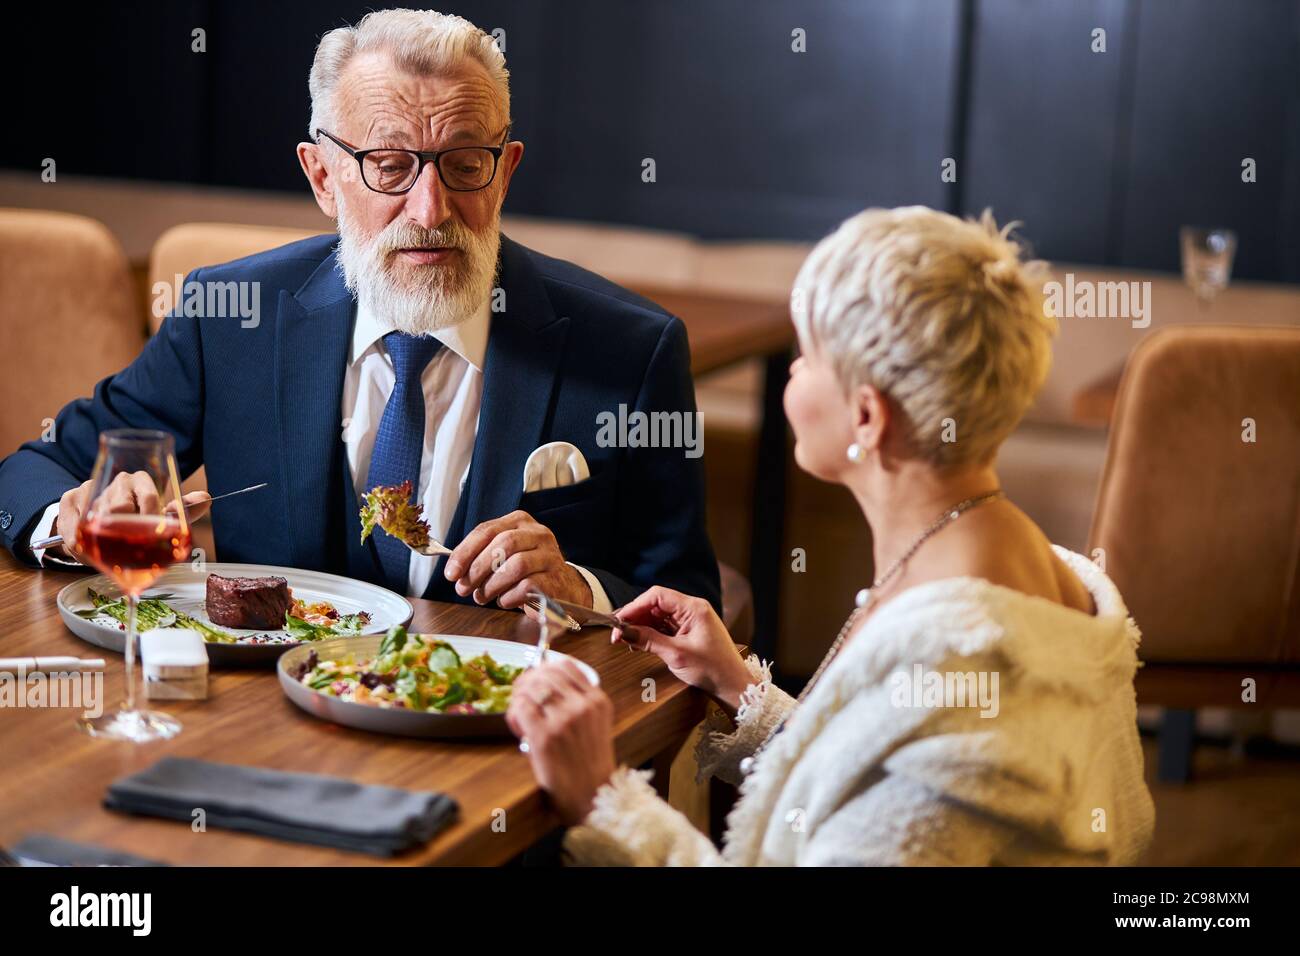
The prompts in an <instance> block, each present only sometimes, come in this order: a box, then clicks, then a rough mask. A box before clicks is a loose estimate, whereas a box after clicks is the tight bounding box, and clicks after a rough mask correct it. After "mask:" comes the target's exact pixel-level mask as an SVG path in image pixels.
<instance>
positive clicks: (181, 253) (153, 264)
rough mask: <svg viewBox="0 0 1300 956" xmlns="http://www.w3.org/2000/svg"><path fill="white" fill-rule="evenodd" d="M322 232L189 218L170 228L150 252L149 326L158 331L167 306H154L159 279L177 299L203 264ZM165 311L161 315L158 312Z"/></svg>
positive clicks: (280, 244)
mask: <svg viewBox="0 0 1300 956" xmlns="http://www.w3.org/2000/svg"><path fill="white" fill-rule="evenodd" d="M319 235H321V232H320V231H318V230H313V229H286V228H284V227H282V226H244V225H235V224H231V223H224V222H188V223H185V224H183V225H180V226H173V227H172V228H171V229H168V230H167V231H166V232H164V233H163V234H162V235H161V236H159V237H158V240H157V241H156V242H155V243H154V245H153V250H152V252H151V253H150V255H149V290H150V308H149V328H150V331H152V332H157V331H158V327H159V326H160V325H162V320H163V316H164V315H166V308H154V307H153V302H154V301H155V290H157V289H158V283H160V282H161V283H166V284H167V287H168V288H169V289H170V290H171V291H170V294H169V295H168V296H166V300H167V301H169V302H175V301H177V299H178V295H177V289H176V286H177V284H178V280H177V278H176V277H177V276H180V280H179V282H184V280H185V276H187V275H189V273H190V272H191V271H193V270H194V269H197V268H199V267H200V266H210V265H217V264H218V263H222V262H230V261H231V260H232V259H241V258H243V257H244V256H251V255H253V254H254V253H258V252H265V251H266V250H267V249H274V248H275V247H276V246H283V245H287V244H289V243H291V242H297V241H298V240H299V239H307V238H309V237H310V236H319ZM158 312H162V313H163V314H162V315H158V314H157V313H158Z"/></svg>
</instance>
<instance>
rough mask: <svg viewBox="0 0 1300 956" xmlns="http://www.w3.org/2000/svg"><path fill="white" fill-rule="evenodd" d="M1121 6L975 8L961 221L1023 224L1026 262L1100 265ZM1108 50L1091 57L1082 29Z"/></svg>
mask: <svg viewBox="0 0 1300 956" xmlns="http://www.w3.org/2000/svg"><path fill="white" fill-rule="evenodd" d="M1128 6H1129V4H1127V3H1126V2H1125V0H1079V2H1074V3H1070V4H1068V5H1064V4H1056V3H1050V4H1045V3H1041V2H1037V3H1036V2H1032V0H980V2H978V3H977V4H976V6H975V18H974V24H973V34H972V64H973V66H972V71H971V82H970V93H969V103H970V106H969V113H968V117H969V118H968V121H967V128H968V134H967V141H966V160H965V163H964V166H965V170H964V177H965V182H964V185H963V189H962V208H963V212H965V213H967V214H970V213H978V212H979V211H981V210H982V209H984V208H985V207H992V209H993V212H994V214H995V215H996V216H997V218H998V221H999V222H1003V221H1009V220H1012V219H1018V220H1021V221H1022V222H1024V224H1025V225H1024V227H1023V228H1022V229H1021V230H1020V232H1021V234H1022V235H1023V236H1025V237H1026V238H1027V239H1029V240H1030V242H1031V243H1032V245H1033V247H1034V250H1035V252H1037V253H1038V254H1040V255H1044V256H1049V257H1052V258H1057V259H1064V260H1071V261H1080V262H1106V261H1107V260H1108V249H1107V236H1108V234H1109V225H1110V211H1111V205H1112V202H1111V201H1112V195H1113V190H1114V189H1115V188H1116V185H1117V184H1116V182H1115V178H1116V177H1115V159H1116V149H1117V146H1118V145H1119V143H1118V140H1119V137H1120V131H1121V130H1122V128H1123V125H1124V121H1125V116H1126V113H1125V103H1124V96H1123V93H1124V73H1125V62H1126V61H1125V58H1126V56H1127V57H1131V53H1132V51H1131V49H1130V45H1131V43H1132V42H1133V38H1132V36H1130V34H1129V29H1128V23H1127V18H1126V13H1125V11H1126V9H1127V8H1128ZM1095 28H1101V29H1104V30H1105V31H1106V52H1104V53H1093V52H1092V31H1093V30H1094V29H1095Z"/></svg>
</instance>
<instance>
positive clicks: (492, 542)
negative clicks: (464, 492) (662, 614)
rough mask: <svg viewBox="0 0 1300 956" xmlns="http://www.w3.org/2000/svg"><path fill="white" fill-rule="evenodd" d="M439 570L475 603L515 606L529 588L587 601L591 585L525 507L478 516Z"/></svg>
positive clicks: (575, 600)
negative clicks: (479, 521)
mask: <svg viewBox="0 0 1300 956" xmlns="http://www.w3.org/2000/svg"><path fill="white" fill-rule="evenodd" d="M443 574H444V575H445V576H446V578H447V580H448V581H455V582H456V593H457V594H459V595H460V596H461V597H465V596H466V595H469V594H473V595H474V600H475V601H477V602H478V603H479V604H487V603H488V602H490V601H496V602H497V604H499V605H500V606H501V607H504V608H514V607H521V606H522V605H523V603H524V602H525V601H526V600H527V599H528V592H529V591H545V592H546V593H547V594H549V595H550V596H551V597H556V598H559V599H560V600H561V601H569V602H571V603H573V604H581V605H582V606H583V607H591V603H592V597H591V588H590V587H588V586H587V582H586V580H585V579H584V578H583V576H582V575H581V574H579V573H578V572H577V571H576V570H575V569H574V568H573V567H571V566H570V565H568V564H565V563H564V555H562V554H561V553H560V546H559V545H558V544H557V543H556V541H555V535H554V534H552V533H551V529H550V528H548V527H546V525H544V524H539V523H538V522H537V521H535V520H533V516H532V515H530V514H529V513H528V512H526V511H514V512H511V513H510V514H508V515H506V516H505V517H503V518H494V519H493V520H491V521H484V522H483V523H482V524H481V525H479V526H478V527H477V528H475V529H474V530H473V531H471V532H470V533H469V534H467V535H466V536H465V540H463V541H462V542H461V543H460V544H459V545H457V546H456V548H455V550H453V551H452V553H451V555H450V557H448V558H447V564H446V567H445V568H444V569H443Z"/></svg>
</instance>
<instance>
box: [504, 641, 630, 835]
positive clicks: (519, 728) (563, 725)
mask: <svg viewBox="0 0 1300 956" xmlns="http://www.w3.org/2000/svg"><path fill="white" fill-rule="evenodd" d="M506 724H507V725H509V727H510V730H511V732H512V733H514V735H515V736H516V737H518V738H520V739H521V740H525V739H526V740H527V741H528V762H529V763H530V764H532V767H533V776H535V777H536V778H537V782H538V784H540V785H541V788H542V789H543V790H545V791H546V792H547V793H549V794H550V795H551V801H552V802H553V803H554V804H555V808H556V809H557V810H558V811H559V813H560V816H561V817H562V818H563V820H564V822H565V823H566V824H568V825H570V826H572V825H574V824H577V823H581V822H582V820H583V818H584V817H586V816H587V814H588V813H590V812H591V804H592V800H593V799H594V798H595V796H596V791H597V790H599V789H600V787H601V785H602V784H604V783H607V782H608V781H609V778H610V777H611V776H613V773H614V705H613V704H612V703H611V702H610V699H609V697H608V696H607V695H606V694H605V692H604V691H603V690H601V689H600V688H599V687H593V686H591V684H590V682H588V680H587V678H586V677H585V676H583V673H582V671H580V670H578V668H577V666H576V665H575V664H574V663H573V662H572V661H565V660H559V661H554V662H549V663H545V664H540V665H538V666H537V667H532V668H529V669H528V670H526V671H524V672H523V673H522V674H520V675H519V677H517V678H516V679H515V685H514V690H513V691H512V692H511V694H510V707H509V709H508V710H507V711H506Z"/></svg>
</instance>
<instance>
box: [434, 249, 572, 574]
mask: <svg viewBox="0 0 1300 956" xmlns="http://www.w3.org/2000/svg"><path fill="white" fill-rule="evenodd" d="M501 287H502V288H503V289H504V290H505V303H506V308H505V310H504V311H502V312H496V313H493V315H492V327H491V330H490V332H489V333H488V347H487V359H486V362H485V364H484V369H483V399H482V403H481V405H480V407H479V420H478V433H477V435H476V436H475V439H474V453H473V457H472V459H471V461H470V469H469V477H468V479H467V480H466V482H465V491H464V493H463V494H462V495H461V500H460V502H459V503H458V504H457V507H456V514H455V516H454V518H453V519H452V523H451V528H450V530H449V531H448V534H447V541H446V544H447V545H448V546H449V547H453V548H454V547H455V546H456V545H457V544H459V543H460V541H461V539H462V538H464V536H465V535H466V534H468V533H469V532H470V531H472V530H473V529H474V528H475V527H476V526H478V525H479V524H481V523H482V522H484V521H487V520H488V519H490V518H499V517H501V516H502V515H505V514H509V513H510V512H511V511H514V510H515V509H516V508H517V507H518V506H519V499H520V497H521V496H522V495H523V481H524V463H525V462H526V461H527V460H528V456H529V455H530V454H531V453H532V451H533V449H535V448H536V447H537V446H538V445H540V444H541V443H542V436H543V435H544V434H545V433H546V432H545V430H546V423H547V421H548V419H549V417H550V414H551V407H552V403H553V401H554V393H555V386H556V380H557V377H558V375H559V371H560V367H561V364H562V362H563V359H564V340H565V336H566V335H567V334H568V326H569V320H568V318H567V317H560V316H556V314H555V311H554V310H553V309H552V308H551V302H550V299H549V298H548V296H547V295H546V290H545V289H544V288H543V286H542V282H541V278H540V277H539V276H538V274H537V270H536V269H535V268H534V267H533V265H532V263H531V262H530V261H529V260H528V256H527V253H526V252H525V251H524V249H523V248H522V247H521V246H519V245H516V244H515V243H513V242H511V241H510V240H509V239H507V238H506V237H505V236H502V237H501ZM592 427H593V428H594V427H595V426H594V423H593V426H592ZM443 563H444V562H442V561H439V562H438V566H437V568H436V569H435V571H434V575H433V578H432V580H431V581H430V583H429V587H428V588H427V589H426V590H425V596H426V597H434V596H435V595H436V596H439V597H444V598H445V589H439V582H442V581H443V578H442V567H443Z"/></svg>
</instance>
